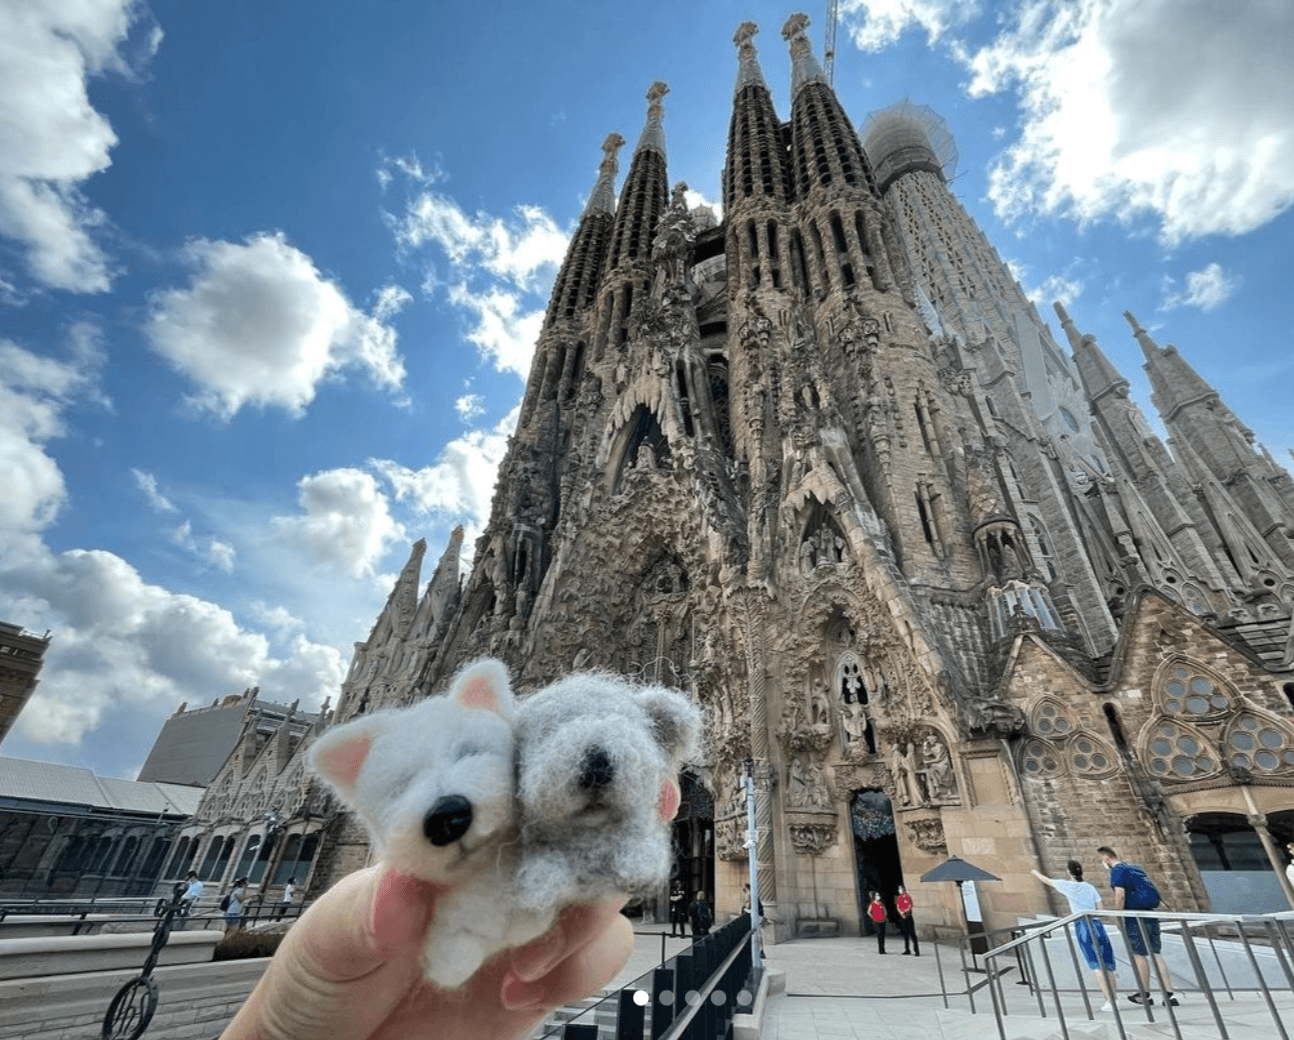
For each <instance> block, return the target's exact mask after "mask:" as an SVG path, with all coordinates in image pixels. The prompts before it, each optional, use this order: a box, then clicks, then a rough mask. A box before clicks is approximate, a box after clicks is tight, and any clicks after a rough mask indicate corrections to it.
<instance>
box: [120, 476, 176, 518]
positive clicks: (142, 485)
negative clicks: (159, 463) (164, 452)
mask: <svg viewBox="0 0 1294 1040" xmlns="http://www.w3.org/2000/svg"><path fill="white" fill-rule="evenodd" d="M130 475H131V476H132V477H134V478H135V486H136V487H137V488H139V490H140V491H142V492H143V493H144V497H145V498H146V499H148V504H149V505H150V506H152V507H153V509H155V510H156V511H157V512H159V513H178V512H179V510H178V509H177V508H176V507H175V503H174V502H172V501H171V500H170V499H169V498H167V497H166V496H165V495H164V494H162V492H161V489H160V488H159V487H158V485H157V477H155V476H153V474H151V473H146V472H144V471H143V470H142V469H132V470H131V471H130Z"/></svg>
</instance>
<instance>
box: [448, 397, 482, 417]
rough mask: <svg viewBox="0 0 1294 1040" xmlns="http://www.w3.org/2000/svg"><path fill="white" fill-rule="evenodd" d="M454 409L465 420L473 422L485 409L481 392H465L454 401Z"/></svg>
mask: <svg viewBox="0 0 1294 1040" xmlns="http://www.w3.org/2000/svg"><path fill="white" fill-rule="evenodd" d="M454 411H456V412H457V413H458V417H459V418H460V419H462V420H463V422H471V421H472V420H473V419H475V418H476V417H477V416H478V415H480V414H481V413H483V412H484V411H485V406H484V405H483V404H482V403H481V395H480V394H463V396H462V397H460V398H458V399H457V400H456V401H455V402H454Z"/></svg>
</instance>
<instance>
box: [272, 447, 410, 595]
mask: <svg viewBox="0 0 1294 1040" xmlns="http://www.w3.org/2000/svg"><path fill="white" fill-rule="evenodd" d="M297 489H298V496H297V497H298V501H299V502H300V503H301V509H302V514H301V515H300V516H276V517H274V518H273V519H272V520H271V521H270V523H271V526H272V527H273V529H274V531H275V533H276V534H277V536H278V537H279V539H280V541H282V542H284V543H286V544H287V545H289V546H291V547H293V548H296V549H302V548H303V549H305V550H306V551H307V552H308V553H309V554H310V555H311V556H312V557H313V558H314V559H315V560H316V561H317V562H319V563H322V564H324V565H326V566H328V567H332V568H335V569H337V570H339V571H343V572H345V573H347V574H349V575H351V576H352V577H356V578H360V577H366V576H368V575H371V574H372V573H373V572H374V569H375V568H376V566H377V564H378V563H379V562H380V561H381V559H382V557H383V556H385V555H386V552H387V550H388V549H389V548H390V547H391V545H392V543H394V542H397V541H400V540H402V539H403V538H404V537H405V531H404V528H403V527H402V526H401V525H400V524H399V523H397V522H396V521H395V520H394V519H393V518H392V516H391V511H390V503H389V502H388V501H387V497H386V495H385V494H384V493H383V492H382V490H381V488H379V487H378V484H377V481H376V480H375V479H374V478H373V477H372V475H371V474H368V473H365V472H364V471H363V470H358V469H349V468H347V469H333V470H325V471H323V472H321V473H315V474H314V475H312V476H308V477H303V478H301V480H300V482H299V483H298V484H297Z"/></svg>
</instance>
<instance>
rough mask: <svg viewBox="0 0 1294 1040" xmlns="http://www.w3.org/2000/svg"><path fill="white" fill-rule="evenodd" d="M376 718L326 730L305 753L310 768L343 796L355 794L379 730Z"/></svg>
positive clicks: (346, 797)
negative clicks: (360, 775)
mask: <svg viewBox="0 0 1294 1040" xmlns="http://www.w3.org/2000/svg"><path fill="white" fill-rule="evenodd" d="M381 728H382V727H381V722H380V721H379V720H378V719H377V718H375V717H370V718H360V719H356V720H355V721H353V722H347V723H346V724H344V725H341V726H337V727H336V728H334V729H330V730H328V731H327V732H326V733H324V735H323V736H321V737H320V738H319V739H318V740H316V741H315V742H314V744H313V745H312V746H311V748H310V751H309V753H308V755H307V758H306V760H307V762H308V763H309V765H310V768H311V769H312V770H313V771H314V772H315V773H317V774H318V775H319V776H320V777H322V778H323V779H324V780H325V781H327V782H328V783H329V784H330V785H331V786H332V787H333V788H334V789H335V790H336V791H337V793H338V794H339V795H341V796H342V798H343V799H345V800H349V799H350V798H351V797H352V796H353V795H354V793H355V784H356V782H357V781H358V780H359V774H360V770H361V769H363V768H364V761H365V759H367V758H368V753H369V751H370V750H372V747H373V741H374V740H375V739H376V738H377V735H378V732H379V731H380V730H381Z"/></svg>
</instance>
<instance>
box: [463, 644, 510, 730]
mask: <svg viewBox="0 0 1294 1040" xmlns="http://www.w3.org/2000/svg"><path fill="white" fill-rule="evenodd" d="M449 698H450V700H452V701H454V702H455V703H456V704H458V705H460V706H461V707H464V708H473V709H477V710H480V711H492V712H494V714H496V715H498V716H500V717H501V718H504V719H507V720H508V721H509V722H510V721H512V718H513V716H514V715H515V714H516V709H517V699H516V697H514V696H513V693H512V685H511V683H510V682H509V680H508V669H507V668H506V667H505V666H504V664H503V662H502V661H496V660H495V659H494V658H492V657H483V658H481V659H480V660H479V661H473V662H472V663H471V664H469V665H468V666H467V667H466V668H464V669H463V670H462V671H461V672H459V673H458V674H457V675H456V676H454V681H453V683H452V684H451V685H450V687H449Z"/></svg>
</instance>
